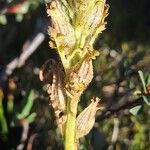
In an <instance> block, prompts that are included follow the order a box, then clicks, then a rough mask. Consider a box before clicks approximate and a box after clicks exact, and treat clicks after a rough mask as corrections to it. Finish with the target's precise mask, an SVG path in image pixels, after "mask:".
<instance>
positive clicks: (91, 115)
mask: <svg viewBox="0 0 150 150" xmlns="http://www.w3.org/2000/svg"><path fill="white" fill-rule="evenodd" d="M99 101H100V99H99V98H96V99H95V100H92V102H91V104H90V105H89V106H88V107H87V108H85V109H84V110H83V111H82V112H81V113H80V114H79V115H78V117H77V120H76V130H75V132H76V137H75V139H76V140H78V139H79V138H81V137H83V136H85V135H86V134H88V133H89V132H90V130H91V129H92V127H93V125H94V122H95V115H96V112H97V110H98V109H100V107H98V103H99Z"/></svg>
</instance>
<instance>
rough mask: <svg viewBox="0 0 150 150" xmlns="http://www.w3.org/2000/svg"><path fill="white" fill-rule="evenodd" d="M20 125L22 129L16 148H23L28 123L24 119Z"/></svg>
mask: <svg viewBox="0 0 150 150" xmlns="http://www.w3.org/2000/svg"><path fill="white" fill-rule="evenodd" d="M22 127H23V131H22V135H21V140H20V143H19V145H18V146H17V150H23V149H24V146H25V141H26V139H27V137H28V132H29V123H28V122H26V121H25V120H24V121H23V123H22Z"/></svg>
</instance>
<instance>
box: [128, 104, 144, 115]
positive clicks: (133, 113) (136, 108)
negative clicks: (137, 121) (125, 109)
mask: <svg viewBox="0 0 150 150" xmlns="http://www.w3.org/2000/svg"><path fill="white" fill-rule="evenodd" d="M141 108H142V105H138V106H135V107H133V108H131V109H130V110H129V112H130V113H131V114H132V115H134V116H136V115H137V114H138V113H139V111H140V109H141Z"/></svg>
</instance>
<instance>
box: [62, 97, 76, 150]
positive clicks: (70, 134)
mask: <svg viewBox="0 0 150 150" xmlns="http://www.w3.org/2000/svg"><path fill="white" fill-rule="evenodd" d="M73 107H74V108H73V110H74V111H73V112H72V111H71V100H68V103H67V121H66V125H65V142H64V144H65V150H77V147H76V145H75V125H76V113H77V103H75V105H74V106H73Z"/></svg>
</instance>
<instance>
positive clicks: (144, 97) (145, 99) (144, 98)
mask: <svg viewBox="0 0 150 150" xmlns="http://www.w3.org/2000/svg"><path fill="white" fill-rule="evenodd" d="M142 98H143V100H144V102H145V103H146V104H147V105H148V106H150V102H149V100H148V97H146V96H145V95H142Z"/></svg>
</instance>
